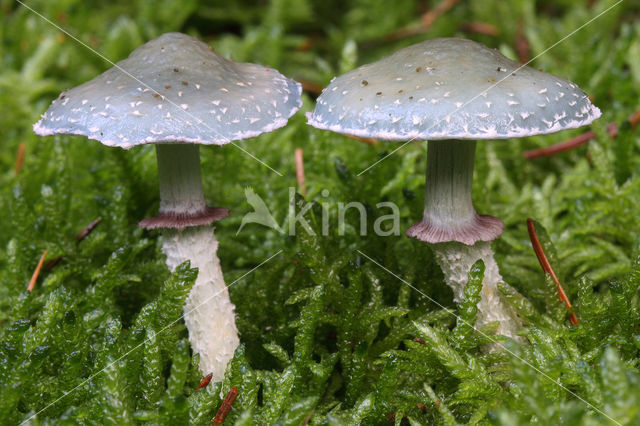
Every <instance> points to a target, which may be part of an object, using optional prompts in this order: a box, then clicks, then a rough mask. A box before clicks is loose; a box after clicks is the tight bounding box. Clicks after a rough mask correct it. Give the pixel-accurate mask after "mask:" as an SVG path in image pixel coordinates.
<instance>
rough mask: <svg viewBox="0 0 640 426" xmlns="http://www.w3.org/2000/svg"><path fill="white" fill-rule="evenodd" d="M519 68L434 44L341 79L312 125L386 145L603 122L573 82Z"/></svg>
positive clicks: (326, 93)
mask: <svg viewBox="0 0 640 426" xmlns="http://www.w3.org/2000/svg"><path fill="white" fill-rule="evenodd" d="M520 66H521V65H520V64H518V63H517V62H514V61H512V60H510V59H508V58H507V57H505V56H504V55H502V54H501V53H499V52H498V51H497V50H492V49H488V48H487V47H485V46H483V45H482V44H480V43H476V42H474V41H471V40H463V39H458V38H440V39H433V40H427V41H424V42H422V43H418V44H415V45H413V46H409V47H407V48H405V49H401V50H399V51H397V52H395V53H394V54H392V55H391V56H388V57H386V58H383V59H381V60H379V61H377V62H374V63H371V64H368V65H364V66H361V67H359V68H357V69H355V70H353V71H351V72H349V73H347V74H344V75H342V76H340V77H337V78H335V79H334V80H333V81H332V82H331V84H330V85H329V86H327V87H326V88H325V89H324V90H323V92H322V94H321V95H320V96H319V97H318V100H317V103H316V107H315V109H314V110H313V112H311V113H308V114H307V119H308V123H309V124H310V125H312V126H314V127H316V128H319V129H326V130H331V131H334V132H338V133H346V134H351V135H356V136H361V137H371V138H377V139H386V140H408V139H428V140H438V139H508V138H514V137H522V136H531V135H537V134H544V133H553V132H556V131H559V130H563V129H570V128H575V127H579V126H582V125H585V124H589V123H591V122H592V121H593V120H595V119H596V118H598V117H600V110H599V109H598V108H597V107H596V106H594V105H592V104H591V102H590V101H589V98H588V97H587V95H586V94H585V93H584V92H583V91H582V90H580V89H579V88H578V86H576V85H575V84H574V83H571V82H570V81H568V80H565V79H563V78H560V77H556V76H554V75H551V74H547V73H544V72H541V71H538V70H535V69H533V68H530V67H524V68H522V69H520V70H517V69H518V68H519V67H520ZM516 70H517V71H516ZM505 77H507V78H505ZM503 79H504V80H503ZM498 82H499V84H497V85H496V83H498ZM492 86H494V87H492Z"/></svg>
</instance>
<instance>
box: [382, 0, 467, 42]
mask: <svg viewBox="0 0 640 426" xmlns="http://www.w3.org/2000/svg"><path fill="white" fill-rule="evenodd" d="M458 3H460V0H442V1H441V2H440V3H439V4H438V5H437V6H436V7H434V8H433V9H431V10H430V11H428V12H427V13H425V14H424V15H422V16H421V17H420V25H418V26H415V27H407V28H400V29H399V30H396V31H394V32H392V33H390V34H387V35H386V36H385V37H384V41H396V40H400V39H403V38H406V37H411V36H415V35H419V34H422V33H424V32H425V31H427V30H428V29H429V28H430V27H431V25H433V23H434V22H435V21H436V20H437V19H438V18H439V17H441V16H442V15H444V14H445V13H447V12H448V11H449V10H451V8H453V6H455V5H456V4H458Z"/></svg>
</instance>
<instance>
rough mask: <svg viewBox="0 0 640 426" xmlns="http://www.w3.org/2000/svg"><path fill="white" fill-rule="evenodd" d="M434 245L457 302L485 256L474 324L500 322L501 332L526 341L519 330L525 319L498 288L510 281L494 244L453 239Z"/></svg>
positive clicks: (498, 331) (482, 324) (498, 330)
mask: <svg viewBox="0 0 640 426" xmlns="http://www.w3.org/2000/svg"><path fill="white" fill-rule="evenodd" d="M431 248H432V249H433V253H434V254H435V257H436V261H437V262H438V265H440V268H441V269H442V272H443V273H444V278H445V281H446V282H447V284H448V285H449V287H451V289H452V290H453V300H454V301H455V302H456V303H460V302H462V298H463V297H464V288H465V287H466V285H467V281H468V275H469V271H470V270H471V267H472V266H473V264H474V263H475V262H476V261H477V260H478V259H482V261H483V262H484V265H485V270H484V279H483V280H482V291H481V293H480V295H481V299H480V302H479V303H478V314H477V317H476V324H474V326H475V328H480V327H483V326H485V325H487V324H489V323H492V322H497V323H498V329H497V330H496V333H497V334H501V335H503V336H507V337H511V338H513V339H515V340H518V341H520V342H523V341H524V340H523V339H522V338H521V337H519V336H518V331H520V329H521V328H522V320H521V319H520V317H519V316H518V314H516V312H515V311H514V310H513V308H512V307H511V305H509V304H508V303H507V301H506V300H505V298H504V297H503V296H502V294H501V293H500V290H499V289H498V284H504V285H506V283H505V282H504V280H503V279H502V276H501V275H500V271H499V270H498V264H497V263H496V261H495V259H494V257H493V250H492V249H491V244H490V243H487V242H478V243H477V244H474V245H463V244H460V243H455V242H450V243H443V244H435V245H433V246H432V247H431ZM490 349H491V348H490Z"/></svg>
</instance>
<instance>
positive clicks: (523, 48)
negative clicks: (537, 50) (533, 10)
mask: <svg viewBox="0 0 640 426" xmlns="http://www.w3.org/2000/svg"><path fill="white" fill-rule="evenodd" d="M516 52H518V61H520V63H521V64H526V63H527V62H529V58H530V57H531V45H530V44H529V40H527V36H526V35H525V34H524V25H523V24H522V21H520V22H518V29H517V32H516Z"/></svg>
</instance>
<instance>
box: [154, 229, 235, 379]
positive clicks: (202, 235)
mask: <svg viewBox="0 0 640 426" xmlns="http://www.w3.org/2000/svg"><path fill="white" fill-rule="evenodd" d="M217 250H218V240H217V239H216V237H215V235H214V233H213V228H210V227H209V228H203V227H199V228H189V229H185V230H184V231H166V232H165V233H164V235H163V237H162V252H163V253H164V254H165V255H166V256H167V266H168V267H169V269H170V270H171V271H174V270H175V269H176V267H177V266H178V265H180V264H181V263H183V262H185V261H187V260H188V261H190V262H191V267H192V268H198V277H197V278H196V281H195V283H194V285H193V287H192V288H191V291H190V292H189V296H188V297H187V300H186V302H185V305H184V322H185V324H186V326H187V329H188V330H189V341H190V342H191V347H192V349H193V352H194V353H197V354H199V355H200V365H199V367H200V371H201V372H202V374H203V375H207V374H209V373H212V380H213V381H214V382H220V381H222V379H223V378H224V372H225V369H226V367H227V363H228V362H229V360H231V358H233V354H234V351H235V350H236V348H237V347H238V345H239V344H240V339H239V338H238V328H237V327H236V323H235V313H234V310H235V306H234V305H233V303H231V300H230V298H229V291H228V289H227V285H226V284H225V282H224V276H223V274H222V269H221V268H220V260H219V259H218V256H217V254H216V252H217Z"/></svg>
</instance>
